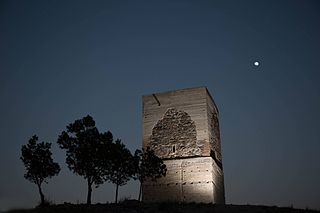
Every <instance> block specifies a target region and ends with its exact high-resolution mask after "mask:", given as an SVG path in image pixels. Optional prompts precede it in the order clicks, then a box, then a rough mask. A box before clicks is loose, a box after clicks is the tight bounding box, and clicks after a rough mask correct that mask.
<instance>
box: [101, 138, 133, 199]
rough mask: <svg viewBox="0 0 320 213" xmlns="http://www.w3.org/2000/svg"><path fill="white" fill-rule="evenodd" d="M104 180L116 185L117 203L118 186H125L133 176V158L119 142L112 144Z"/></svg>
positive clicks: (116, 197)
mask: <svg viewBox="0 0 320 213" xmlns="http://www.w3.org/2000/svg"><path fill="white" fill-rule="evenodd" d="M108 159H109V161H105V162H108V163H109V165H108V166H107V167H105V168H106V169H105V171H106V172H105V178H106V180H108V181H110V182H111V183H113V184H115V185H116V195H115V203H117V202H118V189H119V186H123V185H125V184H126V183H127V182H128V181H129V180H130V179H131V178H132V177H133V176H134V174H135V167H134V166H135V165H134V158H133V156H132V154H131V152H130V151H129V150H128V149H127V148H126V147H125V145H124V144H123V143H122V142H121V140H119V139H118V140H116V141H115V143H113V144H112V147H111V152H110V155H109V158H108Z"/></svg>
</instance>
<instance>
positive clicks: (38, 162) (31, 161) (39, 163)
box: [20, 135, 60, 205]
mask: <svg viewBox="0 0 320 213" xmlns="http://www.w3.org/2000/svg"><path fill="white" fill-rule="evenodd" d="M50 148H51V143H46V142H41V143H38V137H37V136H36V135H34V136H32V137H31V138H30V139H29V141H28V143H27V144H26V145H23V146H22V148H21V157H20V159H21V160H22V162H23V164H24V166H25V167H26V170H27V172H26V173H25V174H24V177H25V178H26V179H27V180H29V181H30V182H32V183H34V184H36V185H37V187H38V190H39V194H40V199H41V201H40V205H45V198H44V194H43V192H42V184H43V183H48V179H49V178H51V177H53V176H55V175H58V174H59V172H60V166H59V164H57V163H55V162H53V159H52V157H51V155H52V153H51V151H50Z"/></svg>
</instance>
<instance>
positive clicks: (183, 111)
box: [142, 87, 225, 203]
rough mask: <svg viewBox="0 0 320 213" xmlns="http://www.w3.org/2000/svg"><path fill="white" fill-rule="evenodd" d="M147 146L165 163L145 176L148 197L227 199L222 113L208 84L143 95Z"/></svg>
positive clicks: (147, 200) (196, 200) (144, 142)
mask: <svg viewBox="0 0 320 213" xmlns="http://www.w3.org/2000/svg"><path fill="white" fill-rule="evenodd" d="M142 101H143V147H144V148H146V147H148V146H149V147H150V148H151V149H153V150H154V151H155V154H156V155H157V156H158V157H160V158H162V159H163V160H164V163H165V164H166V165H167V175H166V176H165V177H163V178H160V179H158V180H157V181H156V182H152V181H146V182H145V183H144V184H143V186H142V190H143V192H142V193H143V194H142V199H143V201H145V202H159V201H160V202H161V201H175V202H203V203H224V202H225V197H224V178H223V170H222V158H221V143H220V132H219V120H218V117H219V112H218V108H217V106H216V105H215V103H214V101H213V99H212V97H211V95H210V94H209V92H208V90H207V88H206V87H198V88H190V89H182V90H176V91H170V92H164V93H157V94H151V95H144V96H143V97H142Z"/></svg>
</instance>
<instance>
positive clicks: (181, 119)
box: [150, 108, 203, 158]
mask: <svg viewBox="0 0 320 213" xmlns="http://www.w3.org/2000/svg"><path fill="white" fill-rule="evenodd" d="M201 147H203V143H197V131H196V125H195V122H194V121H193V120H191V117H190V116H189V115H188V113H186V112H184V111H181V110H177V109H176V108H169V109H168V110H167V111H166V113H165V114H164V116H163V118H162V119H161V120H159V121H158V122H157V124H156V125H155V126H154V127H153V129H152V135H151V138H150V148H151V149H152V150H154V151H155V154H156V155H158V156H161V157H162V158H177V157H190V156H191V157H194V156H200V155H201Z"/></svg>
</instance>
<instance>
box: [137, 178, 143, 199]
mask: <svg viewBox="0 0 320 213" xmlns="http://www.w3.org/2000/svg"><path fill="white" fill-rule="evenodd" d="M141 193H142V182H140V187H139V198H138V201H141Z"/></svg>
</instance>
